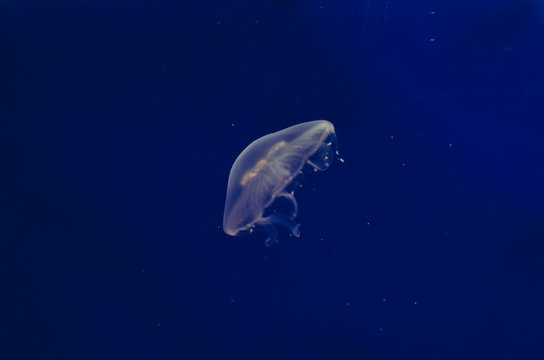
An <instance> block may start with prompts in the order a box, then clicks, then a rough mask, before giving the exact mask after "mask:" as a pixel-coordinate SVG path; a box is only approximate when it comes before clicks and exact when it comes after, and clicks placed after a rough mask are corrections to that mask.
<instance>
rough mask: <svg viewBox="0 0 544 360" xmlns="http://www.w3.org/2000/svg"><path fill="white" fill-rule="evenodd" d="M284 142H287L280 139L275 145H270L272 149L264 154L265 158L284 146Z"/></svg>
mask: <svg viewBox="0 0 544 360" xmlns="http://www.w3.org/2000/svg"><path fill="white" fill-rule="evenodd" d="M285 144H287V142H286V141H283V140H282V141H280V142H279V143H277V144H276V145H274V146H272V149H270V151H269V152H268V154H266V158H267V159H268V158H269V157H270V156H271V155H272V154H274V153H275V152H276V151H278V150H279V149H281V148H282V147H284V146H285Z"/></svg>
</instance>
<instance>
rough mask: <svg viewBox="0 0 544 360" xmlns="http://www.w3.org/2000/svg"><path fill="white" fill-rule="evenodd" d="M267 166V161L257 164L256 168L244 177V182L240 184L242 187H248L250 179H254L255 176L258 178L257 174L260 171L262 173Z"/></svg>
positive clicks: (263, 160)
mask: <svg viewBox="0 0 544 360" xmlns="http://www.w3.org/2000/svg"><path fill="white" fill-rule="evenodd" d="M265 165H266V159H261V160H259V161H258V162H257V165H255V167H254V168H253V169H251V171H249V172H247V173H246V174H245V175H244V176H243V177H242V182H241V183H240V185H242V186H246V184H247V182H248V181H249V180H250V179H253V178H254V177H255V176H257V174H258V173H259V171H261V169H262V168H263V167H264V166H265Z"/></svg>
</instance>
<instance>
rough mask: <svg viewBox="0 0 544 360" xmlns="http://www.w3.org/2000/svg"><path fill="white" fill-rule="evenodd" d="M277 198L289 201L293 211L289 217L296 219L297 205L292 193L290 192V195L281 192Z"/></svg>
mask: <svg viewBox="0 0 544 360" xmlns="http://www.w3.org/2000/svg"><path fill="white" fill-rule="evenodd" d="M278 197H283V198H285V199H286V200H287V201H289V203H290V204H291V206H292V207H293V210H292V212H291V217H292V218H295V217H297V215H298V204H297V199H295V196H294V194H293V192H292V191H291V192H290V193H288V192H283V193H281V194H280V195H278Z"/></svg>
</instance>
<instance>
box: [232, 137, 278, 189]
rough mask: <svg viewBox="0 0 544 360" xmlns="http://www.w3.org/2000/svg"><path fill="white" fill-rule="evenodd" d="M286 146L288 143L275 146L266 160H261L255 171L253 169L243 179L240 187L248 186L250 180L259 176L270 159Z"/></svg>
mask: <svg viewBox="0 0 544 360" xmlns="http://www.w3.org/2000/svg"><path fill="white" fill-rule="evenodd" d="M285 144H287V142H286V141H283V140H282V141H280V142H279V143H277V144H276V145H274V146H273V147H272V149H270V151H269V152H268V153H267V154H266V159H261V160H259V161H258V162H257V164H256V165H255V167H254V168H253V169H251V170H250V171H248V172H247V173H246V174H245V175H244V176H243V177H242V181H241V182H240V185H242V186H246V184H247V182H248V181H249V180H250V179H253V178H254V177H255V176H257V174H258V173H259V171H261V169H262V168H263V167H264V166H265V165H266V163H267V162H268V159H269V158H270V157H271V156H272V155H274V153H275V152H276V151H278V150H279V149H281V148H282V147H284V146H285Z"/></svg>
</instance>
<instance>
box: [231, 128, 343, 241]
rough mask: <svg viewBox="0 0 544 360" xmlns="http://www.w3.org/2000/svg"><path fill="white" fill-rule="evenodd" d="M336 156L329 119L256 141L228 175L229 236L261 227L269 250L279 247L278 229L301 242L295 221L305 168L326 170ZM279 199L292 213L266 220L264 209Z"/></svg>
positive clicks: (273, 215) (247, 148)
mask: <svg viewBox="0 0 544 360" xmlns="http://www.w3.org/2000/svg"><path fill="white" fill-rule="evenodd" d="M335 152H336V154H338V151H337V144H336V135H335V132H334V126H333V125H332V124H331V123H330V122H329V121H326V120H316V121H310V122H305V123H302V124H298V125H294V126H291V127H288V128H287V129H284V130H281V131H278V132H275V133H272V134H269V135H266V136H263V137H261V138H259V139H257V140H255V141H254V142H252V143H251V144H250V145H249V146H248V147H246V148H245V149H244V151H242V153H240V155H239V156H238V158H237V159H236V161H235V162H234V164H233V165H232V168H231V170H230V175H229V181H228V186H227V199H226V203H225V213H224V217H223V230H224V231H225V233H227V234H228V235H231V236H239V235H244V234H247V233H251V232H253V230H254V229H255V228H256V227H262V228H263V229H264V230H265V231H266V232H267V238H266V240H265V245H267V246H270V245H272V244H273V243H275V242H276V238H277V231H276V229H275V225H279V226H282V227H284V228H286V229H287V230H288V231H289V232H291V234H293V235H294V236H296V237H299V236H300V231H299V224H297V223H296V222H295V221H294V219H295V217H296V215H297V212H298V205H297V201H296V199H295V197H294V187H295V185H296V183H297V181H296V180H297V178H298V177H299V175H300V174H301V173H302V171H303V169H304V168H305V167H310V168H312V169H313V170H314V171H320V170H326V169H327V168H328V167H329V166H330V164H331V162H332V161H333V158H334V153H335ZM280 197H283V198H285V199H286V200H287V201H288V202H290V204H291V212H290V214H288V215H287V214H283V213H279V212H272V213H270V214H269V215H266V216H265V215H264V214H265V210H266V209H267V208H269V207H270V206H271V205H272V203H273V202H274V201H275V200H276V199H278V198H280Z"/></svg>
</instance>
